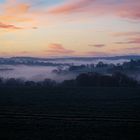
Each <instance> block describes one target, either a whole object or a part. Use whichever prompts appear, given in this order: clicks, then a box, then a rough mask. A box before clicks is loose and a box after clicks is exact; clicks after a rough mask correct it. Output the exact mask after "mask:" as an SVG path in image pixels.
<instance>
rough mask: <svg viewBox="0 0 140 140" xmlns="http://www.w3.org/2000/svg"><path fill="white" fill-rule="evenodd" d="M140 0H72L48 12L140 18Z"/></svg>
mask: <svg viewBox="0 0 140 140" xmlns="http://www.w3.org/2000/svg"><path fill="white" fill-rule="evenodd" d="M139 9H140V1H139V0H122V1H119V2H116V1H113V0H112V2H110V1H109V0H106V1H104V0H103V1H102V0H75V1H74V0H72V1H68V2H65V3H64V4H62V5H57V6H55V7H51V8H49V10H48V13H51V14H54V15H58V14H73V13H76V12H83V13H86V14H88V15H89V14H91V15H93V16H96V15H100V16H102V15H104V14H106V15H115V16H118V17H122V18H130V19H140V10H139Z"/></svg>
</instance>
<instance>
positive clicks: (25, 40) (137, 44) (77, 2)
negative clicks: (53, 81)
mask: <svg viewBox="0 0 140 140" xmlns="http://www.w3.org/2000/svg"><path fill="white" fill-rule="evenodd" d="M139 9H140V0H0V57H11V56H33V57H67V56H93V57H94V56H114V55H115V56H116V55H139V54H140V10H139Z"/></svg>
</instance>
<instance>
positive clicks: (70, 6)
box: [49, 0, 94, 14]
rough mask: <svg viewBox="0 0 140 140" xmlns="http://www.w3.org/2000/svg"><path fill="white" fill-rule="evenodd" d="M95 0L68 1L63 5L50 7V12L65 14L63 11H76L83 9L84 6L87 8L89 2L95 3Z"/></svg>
mask: <svg viewBox="0 0 140 140" xmlns="http://www.w3.org/2000/svg"><path fill="white" fill-rule="evenodd" d="M93 2H94V0H75V1H72V2H70V1H68V2H67V3H64V4H63V5H59V6H56V7H53V8H51V9H49V13H52V14H63V13H71V12H76V11H77V10H81V9H82V8H85V7H86V6H88V5H89V4H91V3H93Z"/></svg>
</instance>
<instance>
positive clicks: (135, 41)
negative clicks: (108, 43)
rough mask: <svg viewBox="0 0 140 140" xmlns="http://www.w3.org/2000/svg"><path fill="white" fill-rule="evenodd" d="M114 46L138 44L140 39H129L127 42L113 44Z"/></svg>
mask: <svg viewBox="0 0 140 140" xmlns="http://www.w3.org/2000/svg"><path fill="white" fill-rule="evenodd" d="M115 43H116V44H140V38H130V39H128V41H122V42H115Z"/></svg>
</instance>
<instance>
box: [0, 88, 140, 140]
mask: <svg viewBox="0 0 140 140" xmlns="http://www.w3.org/2000/svg"><path fill="white" fill-rule="evenodd" d="M139 132H140V88H23V87H22V88H14V87H11V88H0V140H8V139H9V140H48V139H51V140H55V139H60V140H77V139H80V140H136V139H140V133H139Z"/></svg>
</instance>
